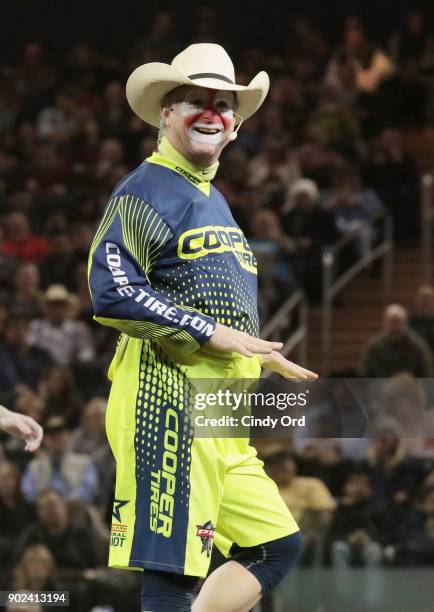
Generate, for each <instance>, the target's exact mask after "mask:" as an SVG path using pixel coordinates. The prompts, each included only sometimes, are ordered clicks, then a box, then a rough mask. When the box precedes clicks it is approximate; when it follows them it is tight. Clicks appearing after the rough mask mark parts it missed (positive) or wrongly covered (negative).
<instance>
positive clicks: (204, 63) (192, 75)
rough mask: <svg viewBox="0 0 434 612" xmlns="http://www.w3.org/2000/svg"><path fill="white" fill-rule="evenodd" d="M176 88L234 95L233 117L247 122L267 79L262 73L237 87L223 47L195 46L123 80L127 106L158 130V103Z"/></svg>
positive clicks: (260, 99) (258, 105)
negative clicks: (187, 86)
mask: <svg viewBox="0 0 434 612" xmlns="http://www.w3.org/2000/svg"><path fill="white" fill-rule="evenodd" d="M180 85H193V86H196V87H208V88H209V89H220V90H226V91H234V92H236V95H237V100H238V107H237V114H239V115H240V116H241V117H242V119H247V118H248V117H250V116H251V115H253V113H254V112H255V111H257V110H258V108H259V107H260V106H261V104H262V102H263V101H264V99H265V96H266V95H267V92H268V88H269V86H270V79H269V78H268V74H267V73H266V72H264V71H262V72H259V73H258V74H257V75H256V76H255V77H254V78H253V79H252V80H251V81H250V83H249V84H248V85H237V84H236V83H235V70H234V65H233V63H232V60H231V58H230V57H229V55H228V54H227V53H226V51H225V50H224V49H223V47H221V46H220V45H216V44H212V43H198V44H195V45H190V46H189V47H187V48H186V49H184V51H182V52H181V53H179V54H178V55H177V56H176V57H175V58H174V59H173V61H172V63H171V64H163V63H162V62H151V63H149V64H143V65H142V66H139V67H138V68H136V69H135V70H134V72H133V73H132V74H131V75H130V78H129V79H128V81H127V88H126V93H127V99H128V103H129V105H130V106H131V108H132V109H133V111H134V112H135V113H136V115H137V116H138V117H140V119H142V120H143V121H146V123H150V124H151V125H154V126H155V127H159V125H160V109H161V102H162V100H163V98H164V97H165V96H166V94H168V93H169V92H170V91H172V89H175V87H179V86H180Z"/></svg>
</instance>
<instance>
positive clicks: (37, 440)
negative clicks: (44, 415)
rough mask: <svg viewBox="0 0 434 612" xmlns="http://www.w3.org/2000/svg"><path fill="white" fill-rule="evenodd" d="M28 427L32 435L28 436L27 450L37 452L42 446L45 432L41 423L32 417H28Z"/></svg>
mask: <svg viewBox="0 0 434 612" xmlns="http://www.w3.org/2000/svg"><path fill="white" fill-rule="evenodd" d="M27 425H28V427H29V430H30V433H29V434H28V435H27V436H26V450H29V451H35V450H36V449H38V448H39V446H40V445H41V441H42V436H43V433H44V432H43V429H42V427H41V426H40V425H39V423H37V422H36V421H34V420H33V419H32V418H30V417H27Z"/></svg>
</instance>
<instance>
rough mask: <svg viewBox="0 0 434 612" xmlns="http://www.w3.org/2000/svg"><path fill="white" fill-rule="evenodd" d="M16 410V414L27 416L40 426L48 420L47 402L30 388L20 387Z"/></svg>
mask: <svg viewBox="0 0 434 612" xmlns="http://www.w3.org/2000/svg"><path fill="white" fill-rule="evenodd" d="M14 409H15V411H16V412H20V413H22V414H26V415H27V416H28V417H31V418H32V419H33V420H34V421H36V422H37V423H40V424H41V423H43V422H44V420H45V418H46V410H45V401H44V400H43V398H42V397H41V396H40V395H39V394H38V393H36V392H34V391H32V390H31V389H29V388H28V387H20V388H19V389H18V390H17V398H16V400H15V405H14Z"/></svg>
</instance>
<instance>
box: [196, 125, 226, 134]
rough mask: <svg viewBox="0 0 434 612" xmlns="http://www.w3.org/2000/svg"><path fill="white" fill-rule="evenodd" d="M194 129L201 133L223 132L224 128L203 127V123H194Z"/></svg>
mask: <svg viewBox="0 0 434 612" xmlns="http://www.w3.org/2000/svg"><path fill="white" fill-rule="evenodd" d="M193 129H194V130H195V131H196V132H199V134H219V133H220V132H222V131H223V130H222V128H214V127H212V128H211V127H203V126H201V125H194V126H193Z"/></svg>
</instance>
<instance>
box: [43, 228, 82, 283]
mask: <svg viewBox="0 0 434 612" xmlns="http://www.w3.org/2000/svg"><path fill="white" fill-rule="evenodd" d="M48 239H49V243H50V250H49V253H48V255H47V257H46V259H45V261H44V266H43V268H42V274H43V278H44V285H46V286H49V285H56V284H61V285H64V286H66V287H68V289H72V286H71V277H72V274H73V270H74V267H75V265H76V263H77V254H76V253H75V252H74V243H73V240H72V236H71V232H70V231H69V230H68V228H66V227H64V228H60V229H59V228H55V229H53V231H51V232H50V233H49V234H48Z"/></svg>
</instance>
